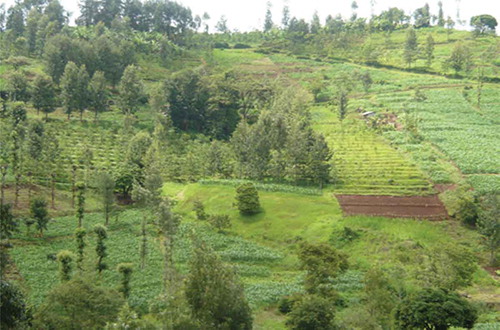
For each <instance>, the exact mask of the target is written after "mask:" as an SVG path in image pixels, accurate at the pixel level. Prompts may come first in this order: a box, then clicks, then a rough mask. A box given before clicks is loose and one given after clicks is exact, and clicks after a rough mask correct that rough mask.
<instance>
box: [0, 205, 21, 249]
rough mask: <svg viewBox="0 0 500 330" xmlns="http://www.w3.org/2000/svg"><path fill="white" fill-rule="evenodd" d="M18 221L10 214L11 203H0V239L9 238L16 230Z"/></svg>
mask: <svg viewBox="0 0 500 330" xmlns="http://www.w3.org/2000/svg"><path fill="white" fill-rule="evenodd" d="M17 227H18V223H17V221H16V220H15V218H14V215H13V214H12V205H10V204H4V203H3V202H1V203H0V240H4V239H9V238H11V237H12V235H13V234H14V233H15V232H16V231H17Z"/></svg>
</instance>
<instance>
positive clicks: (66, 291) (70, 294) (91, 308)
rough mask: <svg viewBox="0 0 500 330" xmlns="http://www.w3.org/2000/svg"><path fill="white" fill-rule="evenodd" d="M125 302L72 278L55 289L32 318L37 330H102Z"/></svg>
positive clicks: (103, 290) (114, 295) (114, 317)
mask: <svg viewBox="0 0 500 330" xmlns="http://www.w3.org/2000/svg"><path fill="white" fill-rule="evenodd" d="M123 303H124V301H123V299H122V298H121V296H120V295H119V294H118V292H116V291H114V290H110V289H108V288H105V287H101V286H97V285H96V284H95V282H92V281H90V280H88V279H83V278H74V279H71V280H69V281H67V282H63V283H62V284H60V285H58V286H56V287H54V288H53V289H52V290H51V291H50V292H49V294H48V296H47V298H46V300H45V301H44V303H43V304H42V305H41V306H40V308H39V309H38V311H37V314H36V315H35V322H36V324H35V328H36V329H47V328H49V329H72V328H74V327H75V325H77V326H78V327H79V328H82V329H95V328H103V327H104V326H105V325H106V323H107V322H111V321H114V320H115V319H116V316H117V315H118V312H119V310H120V307H121V306H122V305H123Z"/></svg>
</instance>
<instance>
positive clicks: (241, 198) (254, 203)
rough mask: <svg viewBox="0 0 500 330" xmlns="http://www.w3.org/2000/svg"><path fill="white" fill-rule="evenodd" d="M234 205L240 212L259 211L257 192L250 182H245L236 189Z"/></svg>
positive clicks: (251, 212) (252, 212)
mask: <svg viewBox="0 0 500 330" xmlns="http://www.w3.org/2000/svg"><path fill="white" fill-rule="evenodd" d="M236 205H237V206H238V210H240V213H242V214H255V213H259V212H260V202H259V192H258V191H257V189H256V188H255V186H254V185H253V184H252V183H245V184H242V185H241V186H239V187H238V188H237V189H236Z"/></svg>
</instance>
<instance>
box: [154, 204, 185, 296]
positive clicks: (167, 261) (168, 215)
mask: <svg viewBox="0 0 500 330" xmlns="http://www.w3.org/2000/svg"><path fill="white" fill-rule="evenodd" d="M180 220H181V219H180V217H179V216H178V215H177V214H175V213H174V212H172V209H171V206H170V201H169V200H168V199H164V200H162V201H161V202H160V205H159V206H158V225H159V227H160V230H161V231H162V234H163V249H164V251H163V253H164V274H163V277H164V286H165V292H167V293H168V294H173V293H174V292H175V291H176V288H175V285H176V281H175V277H176V270H175V266H174V263H173V247H174V238H175V234H176V233H177V230H178V228H179V224H180Z"/></svg>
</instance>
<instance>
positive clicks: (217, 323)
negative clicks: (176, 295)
mask: <svg viewBox="0 0 500 330" xmlns="http://www.w3.org/2000/svg"><path fill="white" fill-rule="evenodd" d="M194 246H195V250H194V258H193V260H192V262H191V271H190V273H189V276H188V278H187V282H186V297H187V300H188V302H189V304H190V306H191V308H192V311H193V314H194V316H195V317H196V318H197V319H198V320H199V321H200V322H201V323H202V324H204V325H205V326H206V327H207V328H209V329H212V328H214V329H220V328H231V329H236V328H237V329H251V328H252V316H251V310H250V307H249V306H248V303H247V301H246V299H245V295H244V292H243V286H242V284H241V283H240V280H239V279H238V278H237V277H236V275H235V274H234V272H233V270H232V269H231V268H229V267H228V266H227V265H224V264H223V263H222V261H221V260H220V259H219V257H217V255H216V254H214V252H213V251H212V250H211V249H209V248H208V247H207V246H206V245H205V244H204V243H201V242H196V241H195V242H194Z"/></svg>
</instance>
